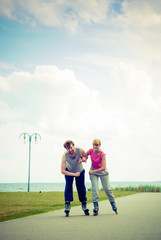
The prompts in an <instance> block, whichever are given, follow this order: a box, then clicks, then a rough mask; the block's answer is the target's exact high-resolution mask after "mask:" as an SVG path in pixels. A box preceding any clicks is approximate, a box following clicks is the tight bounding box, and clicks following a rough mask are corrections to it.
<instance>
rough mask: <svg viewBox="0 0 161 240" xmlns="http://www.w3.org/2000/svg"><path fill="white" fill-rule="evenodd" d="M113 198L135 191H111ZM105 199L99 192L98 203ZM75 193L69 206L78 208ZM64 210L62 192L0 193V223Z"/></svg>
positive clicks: (103, 194) (90, 198)
mask: <svg viewBox="0 0 161 240" xmlns="http://www.w3.org/2000/svg"><path fill="white" fill-rule="evenodd" d="M113 193H114V196H115V198H118V197H123V196H127V195H130V194H135V193H136V192H135V191H128V192H127V191H113ZM87 199H88V203H90V202H92V196H91V192H90V191H88V192H87ZM105 199H107V197H106V194H105V192H104V191H99V201H101V200H105ZM78 205H80V202H79V200H78V195H77V192H74V201H73V202H72V203H71V206H78ZM63 208H64V193H63V192H42V193H39V192H29V193H28V192H0V222H2V221H7V220H11V219H16V218H21V217H25V216H30V215H34V214H38V213H45V212H50V211H54V210H57V209H63Z"/></svg>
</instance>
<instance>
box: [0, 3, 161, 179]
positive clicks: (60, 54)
mask: <svg viewBox="0 0 161 240" xmlns="http://www.w3.org/2000/svg"><path fill="white" fill-rule="evenodd" d="M24 132H26V133H28V134H29V135H32V134H33V133H39V134H40V135H41V141H40V142H39V143H38V144H34V138H32V144H31V182H63V181H64V176H63V175H62V174H61V173H60V164H61V158H62V155H63V153H64V148H63V143H64V142H65V140H67V139H72V140H73V141H74V142H75V144H76V146H78V147H82V148H83V149H84V150H88V149H89V148H90V147H91V146H92V140H93V139H94V138H99V139H100V140H101V141H102V150H103V151H104V152H105V153H106V157H107V168H108V170H109V172H110V179H111V181H157V180H161V147H160V144H161V1H160V0H142V1H140V0H131V1H130V0H89V1H86V0H77V1H72V0H28V1H25V0H21V1H20V0H0V146H1V147H0V182H27V178H28V159H29V157H28V152H29V144H28V141H27V143H26V144H23V141H22V140H21V139H19V136H20V134H21V133H24ZM84 167H85V169H86V181H89V177H88V170H89V167H90V159H89V160H88V163H86V164H84Z"/></svg>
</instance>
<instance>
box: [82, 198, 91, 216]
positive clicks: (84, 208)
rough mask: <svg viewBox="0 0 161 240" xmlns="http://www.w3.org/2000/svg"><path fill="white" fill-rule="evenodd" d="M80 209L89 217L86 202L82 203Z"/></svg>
mask: <svg viewBox="0 0 161 240" xmlns="http://www.w3.org/2000/svg"><path fill="white" fill-rule="evenodd" d="M82 209H83V211H84V213H85V215H87V216H88V215H89V209H88V208H87V203H86V201H84V202H82Z"/></svg>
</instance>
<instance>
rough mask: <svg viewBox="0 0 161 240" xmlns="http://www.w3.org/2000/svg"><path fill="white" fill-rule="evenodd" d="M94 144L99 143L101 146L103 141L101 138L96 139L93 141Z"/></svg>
mask: <svg viewBox="0 0 161 240" xmlns="http://www.w3.org/2000/svg"><path fill="white" fill-rule="evenodd" d="M92 144H93V145H94V144H98V145H100V146H101V141H100V140H99V139H94V140H93V142H92Z"/></svg>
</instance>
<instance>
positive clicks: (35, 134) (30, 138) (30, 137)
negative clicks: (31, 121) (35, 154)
mask: <svg viewBox="0 0 161 240" xmlns="http://www.w3.org/2000/svg"><path fill="white" fill-rule="evenodd" d="M22 137H23V139H24V143H26V140H27V139H26V138H28V139H29V170H28V192H29V191H30V160H31V140H32V137H34V141H35V143H38V139H39V140H41V136H40V135H39V134H38V133H33V134H32V135H29V134H28V133H21V135H20V136H19V139H20V138H22Z"/></svg>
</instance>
